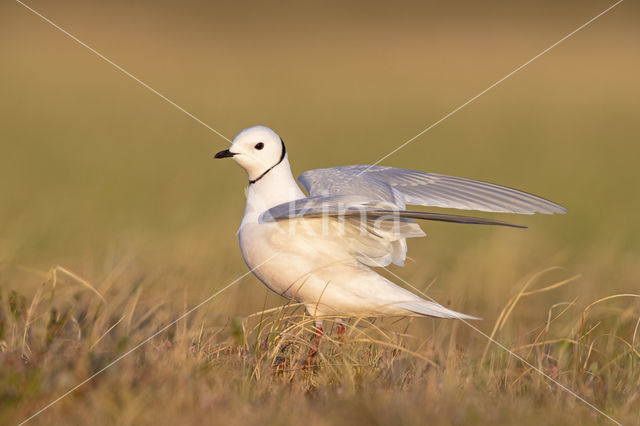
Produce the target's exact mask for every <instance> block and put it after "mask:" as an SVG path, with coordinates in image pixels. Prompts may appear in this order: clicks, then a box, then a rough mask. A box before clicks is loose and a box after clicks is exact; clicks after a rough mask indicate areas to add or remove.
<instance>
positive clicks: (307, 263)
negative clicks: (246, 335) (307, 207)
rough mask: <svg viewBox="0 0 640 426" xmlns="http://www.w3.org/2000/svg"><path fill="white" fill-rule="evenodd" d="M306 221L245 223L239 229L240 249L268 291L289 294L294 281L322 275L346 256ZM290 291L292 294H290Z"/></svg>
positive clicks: (292, 290)
mask: <svg viewBox="0 0 640 426" xmlns="http://www.w3.org/2000/svg"><path fill="white" fill-rule="evenodd" d="M308 225H309V224H308V223H307V224H305V223H300V222H296V221H282V222H276V223H246V224H243V225H242V226H241V228H240V232H239V240H240V250H241V251H242V256H243V258H244V260H245V262H246V264H247V266H248V267H249V268H250V269H251V271H252V272H253V273H254V274H255V275H256V276H257V277H258V278H259V279H260V281H262V282H263V283H264V284H265V285H266V286H267V287H269V288H270V289H271V290H273V291H275V292H276V293H279V294H281V295H283V296H287V297H292V295H293V293H296V291H298V292H299V290H295V289H296V287H297V286H296V283H299V282H303V281H305V282H307V284H306V286H307V287H310V286H312V285H313V284H311V283H310V282H309V281H310V278H311V277H312V276H314V277H315V276H318V275H319V274H320V275H321V274H322V273H321V272H322V270H323V269H324V268H325V267H326V266H327V265H329V264H335V262H336V261H337V260H338V258H337V257H336V256H338V255H339V257H340V258H343V257H345V253H344V252H343V251H344V249H343V248H341V246H340V244H333V243H331V242H327V241H324V239H323V238H322V235H321V233H319V232H316V231H317V230H314V229H312V228H309V226H308ZM289 293H291V294H289Z"/></svg>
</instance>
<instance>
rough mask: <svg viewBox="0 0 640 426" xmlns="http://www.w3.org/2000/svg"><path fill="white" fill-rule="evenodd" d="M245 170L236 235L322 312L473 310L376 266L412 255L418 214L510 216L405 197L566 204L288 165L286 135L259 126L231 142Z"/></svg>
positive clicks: (361, 170)
mask: <svg viewBox="0 0 640 426" xmlns="http://www.w3.org/2000/svg"><path fill="white" fill-rule="evenodd" d="M224 157H232V158H233V159H234V160H235V161H236V162H237V163H238V164H240V166H242V167H243V168H244V169H245V170H246V171H247V174H248V176H249V181H250V185H249V191H248V194H247V204H246V208H245V212H244V217H243V219H242V223H241V225H240V232H239V239H240V248H241V251H242V256H243V257H244V260H245V262H246V263H247V265H248V266H249V268H251V269H252V270H253V273H254V274H255V275H256V276H257V277H258V278H259V279H260V280H261V281H262V282H263V283H264V284H265V285H266V286H267V287H269V288H270V289H271V290H273V291H275V292H276V293H278V294H280V295H282V296H285V297H287V298H290V299H294V300H296V301H299V302H301V303H303V304H304V305H305V306H306V309H307V311H308V312H309V313H310V314H311V315H313V316H316V317H319V316H324V315H335V316H341V317H352V316H394V315H427V316H432V317H441V318H464V319H474V317H472V316H469V315H464V314H460V313H458V312H455V311H452V310H450V309H447V308H445V307H443V306H441V305H439V304H437V303H434V302H430V301H427V300H424V299H423V298H421V297H419V296H417V295H415V294H413V293H411V292H409V291H407V290H405V289H403V288H402V287H399V286H397V285H396V284H394V283H393V282H391V281H389V280H387V279H386V278H384V277H382V276H381V275H379V274H377V273H376V272H375V271H374V270H373V269H371V267H375V266H386V265H388V264H389V263H391V262H393V263H395V264H398V265H402V264H403V262H404V260H405V258H406V251H407V244H406V238H412V237H421V236H424V235H425V234H424V232H422V230H421V229H420V227H419V225H418V224H417V223H416V222H415V220H414V219H424V220H437V221H446V222H458V223H475V224H487V225H506V226H516V225H510V224H507V223H504V222H499V221H495V220H491V219H484V218H472V217H467V216H458V215H448V214H441V213H432V212H423V211H412V210H406V205H412V204H413V205H421V206H437V207H449V208H456V209H468V210H482V211H489V212H510V213H523V214H533V213H538V212H539V213H547V214H551V213H564V212H566V209H564V208H563V207H562V206H559V205H558V204H555V203H552V202H550V201H547V200H544V199H542V198H539V197H536V196H534V195H531V194H527V193H524V192H521V191H517V190H514V189H510V188H505V187H502V186H498V185H494V184H490V183H485V182H479V181H474V180H471V179H464V178H457V177H451V176H445V175H438V174H432V173H424V172H419V171H412V170H403V169H396V168H390V167H381V166H362V165H359V166H343V167H336V168H329V169H318V170H310V171H307V172H305V173H303V174H302V175H301V176H300V177H299V178H298V180H299V181H300V183H301V184H302V185H303V186H304V187H305V189H306V190H307V191H308V192H309V197H307V196H306V195H305V194H304V193H303V192H302V191H301V190H300V188H299V187H298V185H297V184H296V181H295V180H294V178H293V175H292V173H291V168H290V166H289V161H288V155H287V151H286V148H285V145H284V142H282V139H280V137H279V136H278V135H277V134H276V133H275V132H273V131H272V130H271V129H269V128H267V127H263V126H256V127H250V128H248V129H245V130H243V131H242V132H240V133H239V134H238V135H237V136H236V137H235V138H234V140H233V144H232V145H231V147H230V148H229V149H228V150H224V151H221V152H219V153H218V154H216V158H224Z"/></svg>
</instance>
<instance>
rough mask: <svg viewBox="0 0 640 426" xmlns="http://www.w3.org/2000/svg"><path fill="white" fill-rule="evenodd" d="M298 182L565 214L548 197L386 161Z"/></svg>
mask: <svg viewBox="0 0 640 426" xmlns="http://www.w3.org/2000/svg"><path fill="white" fill-rule="evenodd" d="M298 181H299V182H300V183H301V184H302V186H304V187H305V188H306V189H307V191H308V192H309V195H310V196H315V195H355V194H357V195H361V196H364V197H368V198H370V199H374V200H383V201H387V202H390V203H393V204H395V205H396V206H398V207H400V208H404V205H405V204H413V205H421V206H434V207H447V208H455V209H464V210H480V211H487V212H498V213H520V214H534V213H545V214H553V213H565V212H566V211H567V209H565V208H564V207H562V206H560V205H558V204H556V203H553V202H551V201H549V200H545V199H544V198H540V197H537V196H535V195H532V194H528V193H526V192H522V191H518V190H515V189H511V188H507V187H504V186H500V185H495V184H493V183H488V182H481V181H477V180H472V179H466V178H460V177H454V176H446V175H440V174H435V173H425V172H419V171H414V170H406V169H397V168H393V167H382V166H364V165H359V166H342V167H334V168H329V169H315V170H309V171H307V172H304V173H303V174H302V175H300V177H298Z"/></svg>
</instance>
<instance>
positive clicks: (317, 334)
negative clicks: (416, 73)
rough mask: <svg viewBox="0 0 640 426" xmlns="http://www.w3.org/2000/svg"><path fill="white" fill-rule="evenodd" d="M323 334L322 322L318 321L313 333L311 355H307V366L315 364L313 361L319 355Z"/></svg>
mask: <svg viewBox="0 0 640 426" xmlns="http://www.w3.org/2000/svg"><path fill="white" fill-rule="evenodd" d="M322 332H323V330H322V321H320V320H316V329H315V331H314V332H313V338H312V339H311V348H310V349H309V355H307V366H310V365H311V364H312V363H313V359H314V358H315V356H316V354H317V353H318V347H319V346H320V339H321V338H322Z"/></svg>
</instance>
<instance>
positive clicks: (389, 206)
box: [260, 195, 524, 266]
mask: <svg viewBox="0 0 640 426" xmlns="http://www.w3.org/2000/svg"><path fill="white" fill-rule="evenodd" d="M294 219H319V220H326V221H327V223H326V224H323V225H322V226H318V228H319V229H321V231H319V232H325V233H328V234H335V235H341V236H342V237H341V241H343V243H344V244H346V246H347V247H348V248H349V251H350V253H351V254H352V255H353V257H355V258H356V259H358V260H359V261H360V262H362V263H364V264H365V265H369V266H386V265H388V264H389V263H391V262H393V263H395V264H397V265H402V264H403V263H404V260H405V258H406V253H407V244H406V238H412V237H422V236H424V235H425V234H424V232H423V231H422V229H420V226H419V225H418V224H417V223H416V222H415V221H414V219H421V220H435V221H442V222H454V223H468V224H481V225H500V226H513V227H520V228H524V227H523V226H519V225H513V224H510V223H506V222H500V221H497V220H492V219H485V218H477V217H469V216H460V215H452V214H442V213H432V212H420V211H411V210H400V209H398V208H397V207H396V206H395V205H394V204H393V203H391V202H387V201H380V200H369V199H366V198H364V197H358V196H349V195H334V196H326V197H323V196H316V197H310V198H302V199H299V200H295V201H291V202H288V203H284V204H280V205H277V206H275V207H273V208H271V209H269V210H267V211H266V212H264V213H263V214H262V215H261V216H260V221H261V222H262V223H264V222H278V221H284V220H294ZM329 227H330V228H329Z"/></svg>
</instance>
